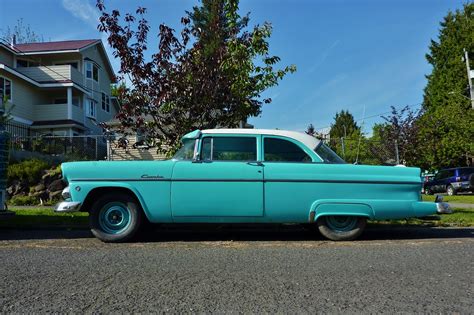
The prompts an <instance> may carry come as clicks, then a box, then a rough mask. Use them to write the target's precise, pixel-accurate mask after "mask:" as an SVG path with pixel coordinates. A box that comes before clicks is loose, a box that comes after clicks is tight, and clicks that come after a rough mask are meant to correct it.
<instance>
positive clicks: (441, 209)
mask: <svg viewBox="0 0 474 315" xmlns="http://www.w3.org/2000/svg"><path fill="white" fill-rule="evenodd" d="M435 203H436V212H437V213H440V214H449V213H453V210H452V209H451V206H450V205H449V203H447V202H443V196H440V195H437V196H436V199H435Z"/></svg>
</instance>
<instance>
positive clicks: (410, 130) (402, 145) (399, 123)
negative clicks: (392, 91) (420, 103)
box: [370, 106, 422, 166]
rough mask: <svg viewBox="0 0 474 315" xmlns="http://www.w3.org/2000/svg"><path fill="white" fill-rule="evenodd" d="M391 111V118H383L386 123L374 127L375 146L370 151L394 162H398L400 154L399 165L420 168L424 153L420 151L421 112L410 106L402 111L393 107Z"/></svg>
mask: <svg viewBox="0 0 474 315" xmlns="http://www.w3.org/2000/svg"><path fill="white" fill-rule="evenodd" d="M391 109H392V112H391V114H390V115H389V116H382V118H383V119H384V120H385V121H386V122H385V123H383V124H376V125H374V127H373V136H372V140H373V144H372V146H371V148H370V150H371V151H372V153H373V154H374V153H375V152H374V151H377V152H379V156H380V157H381V158H386V159H387V160H388V159H390V160H393V162H395V161H396V157H397V153H398V158H399V163H401V164H406V165H409V166H419V159H420V155H421V153H422V152H420V150H419V137H418V131H419V124H418V118H419V115H420V111H414V110H411V109H410V107H408V106H405V107H404V108H402V109H401V110H397V109H396V108H395V107H394V106H391ZM397 151H398V152H397ZM380 153H382V154H380ZM374 155H375V154H374ZM381 162H384V163H386V162H387V161H381Z"/></svg>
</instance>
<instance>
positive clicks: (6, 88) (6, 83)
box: [0, 77, 12, 101]
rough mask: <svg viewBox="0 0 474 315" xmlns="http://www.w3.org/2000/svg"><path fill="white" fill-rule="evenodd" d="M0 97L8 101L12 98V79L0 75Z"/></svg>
mask: <svg viewBox="0 0 474 315" xmlns="http://www.w3.org/2000/svg"><path fill="white" fill-rule="evenodd" d="M0 97H1V98H2V100H3V99H5V98H6V99H7V100H8V101H11V100H12V81H10V80H8V79H6V78H2V77H0Z"/></svg>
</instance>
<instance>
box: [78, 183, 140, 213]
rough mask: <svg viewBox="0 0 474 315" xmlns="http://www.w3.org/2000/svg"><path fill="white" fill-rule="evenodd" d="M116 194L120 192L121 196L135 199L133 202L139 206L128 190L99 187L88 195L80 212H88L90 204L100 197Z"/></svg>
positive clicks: (133, 195) (133, 194)
mask: <svg viewBox="0 0 474 315" xmlns="http://www.w3.org/2000/svg"><path fill="white" fill-rule="evenodd" d="M111 192H113V193H117V192H120V193H122V194H127V195H129V196H131V197H133V198H134V199H135V201H136V202H137V203H138V204H139V205H140V206H141V203H140V201H139V200H138V198H137V196H136V195H135V193H134V192H133V191H131V190H130V189H128V188H123V187H99V188H94V189H92V190H91V191H90V192H89V193H88V194H87V197H86V199H85V200H84V202H83V203H82V206H81V211H82V212H89V210H90V208H91V207H92V204H93V203H94V201H96V200H97V198H99V197H100V196H102V195H105V194H107V193H111ZM141 208H142V211H143V207H141Z"/></svg>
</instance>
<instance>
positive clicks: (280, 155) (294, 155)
mask: <svg viewBox="0 0 474 315" xmlns="http://www.w3.org/2000/svg"><path fill="white" fill-rule="evenodd" d="M263 151H264V160H265V161H269V162H312V159H311V157H310V156H309V155H308V154H306V152H304V151H303V149H301V148H300V147H299V146H297V145H296V144H294V143H293V142H291V141H287V140H283V139H278V138H265V139H264V140H263Z"/></svg>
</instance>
